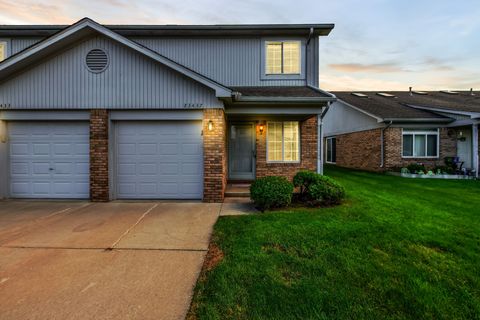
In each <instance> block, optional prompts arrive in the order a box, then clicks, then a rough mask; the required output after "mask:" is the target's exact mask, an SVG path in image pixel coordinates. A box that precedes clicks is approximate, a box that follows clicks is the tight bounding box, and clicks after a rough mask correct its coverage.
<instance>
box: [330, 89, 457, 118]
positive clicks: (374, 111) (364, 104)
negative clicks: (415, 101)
mask: <svg viewBox="0 0 480 320" xmlns="http://www.w3.org/2000/svg"><path fill="white" fill-rule="evenodd" d="M332 93H333V94H335V96H337V98H338V99H339V100H341V101H343V102H345V103H346V104H348V105H350V106H352V107H354V108H355V109H357V110H359V111H361V112H363V113H365V114H367V115H369V116H371V117H374V118H376V119H377V120H378V121H424V122H450V121H452V119H451V118H448V117H445V116H442V115H439V114H436V113H433V112H429V111H425V110H419V109H415V108H412V107H409V106H407V105H405V104H404V103H403V100H402V99H400V98H398V97H383V96H379V95H377V93H376V92H362V93H363V94H365V95H366V96H367V97H358V96H355V95H353V94H352V92H332ZM389 93H391V92H389ZM392 94H393V93H392Z"/></svg>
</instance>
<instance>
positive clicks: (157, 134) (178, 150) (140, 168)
mask: <svg viewBox="0 0 480 320" xmlns="http://www.w3.org/2000/svg"><path fill="white" fill-rule="evenodd" d="M201 130H202V127H201V122H199V121H172V122H167V121H135V122H133V121H132V122H118V123H117V129H116V132H117V138H116V148H117V159H116V160H117V168H116V177H117V178H116V190H117V197H118V198H137V199H141V198H144V199H147V198H150V199H201V198H202V196H203V148H202V146H203V138H202V136H201ZM185 182H187V183H188V185H185Z"/></svg>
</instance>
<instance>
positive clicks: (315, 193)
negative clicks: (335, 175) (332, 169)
mask: <svg viewBox="0 0 480 320" xmlns="http://www.w3.org/2000/svg"><path fill="white" fill-rule="evenodd" d="M310 197H311V198H312V200H313V201H314V202H319V203H322V204H326V205H332V204H339V203H340V202H341V201H342V199H343V198H345V189H344V188H343V186H341V185H340V184H339V183H338V182H336V181H335V180H333V179H332V178H329V177H327V176H320V178H319V179H318V180H317V181H316V182H315V183H313V184H312V185H311V186H310Z"/></svg>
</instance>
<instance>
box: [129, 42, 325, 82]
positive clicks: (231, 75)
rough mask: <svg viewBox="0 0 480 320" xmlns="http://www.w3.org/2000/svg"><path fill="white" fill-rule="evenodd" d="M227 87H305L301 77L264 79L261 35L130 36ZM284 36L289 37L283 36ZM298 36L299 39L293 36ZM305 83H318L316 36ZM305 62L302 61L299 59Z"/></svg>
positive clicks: (310, 50) (309, 57)
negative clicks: (247, 36) (237, 36)
mask: <svg viewBox="0 0 480 320" xmlns="http://www.w3.org/2000/svg"><path fill="white" fill-rule="evenodd" d="M131 39H132V40H134V41H136V42H137V43H139V44H141V45H143V46H145V47H147V48H150V49H152V50H154V51H156V52H158V53H160V54H162V55H164V56H166V57H168V58H170V59H172V60H174V61H176V62H178V63H180V64H183V65H185V66H187V67H189V68H191V69H193V70H195V71H197V72H199V73H201V74H203V75H205V76H207V77H209V78H211V79H214V80H215V81H218V82H220V83H222V84H224V85H226V86H304V85H305V84H306V79H301V80H288V79H287V80H283V79H281V80H263V79H261V76H262V74H263V72H264V70H262V67H261V65H262V58H263V57H262V54H261V52H262V50H261V49H262V46H263V40H264V39H263V38H262V37H256V38H255V37H254V38H193V39H192V38H138V37H137V38H135V37H134V38H131ZM285 39H289V38H288V37H286V38H285ZM295 39H298V38H295ZM308 51H309V52H308V53H307V55H308V58H307V62H308V66H307V67H306V73H307V77H306V78H307V79H309V80H308V84H311V85H318V61H317V60H318V39H317V38H313V39H312V40H311V41H310V44H309V48H308ZM302 63H305V61H302Z"/></svg>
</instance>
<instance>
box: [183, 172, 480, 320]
mask: <svg viewBox="0 0 480 320" xmlns="http://www.w3.org/2000/svg"><path fill="white" fill-rule="evenodd" d="M326 174H327V175H329V176H331V177H334V178H335V179H337V180H338V181H339V182H340V183H341V184H343V185H344V186H345V188H346V190H347V199H346V201H345V203H344V204H342V205H340V206H337V207H332V208H322V209H291V210H285V211H281V212H280V211H276V212H269V213H265V214H261V215H253V216H236V217H222V218H220V219H219V221H218V222H217V224H216V226H215V230H214V236H213V240H212V241H213V242H214V244H216V245H218V246H219V247H220V249H221V250H222V251H223V254H224V258H223V260H222V261H221V262H220V263H219V264H218V265H217V266H216V267H215V268H214V269H212V270H209V271H208V272H206V274H204V275H203V276H202V277H201V278H200V279H199V282H198V283H197V286H196V289H195V295H194V298H193V302H192V306H193V308H192V310H193V311H192V314H191V316H192V318H198V319H480V183H479V182H478V181H453V180H433V179H432V180H427V179H405V178H399V177H392V176H385V175H380V174H372V173H366V172H359V171H350V170H346V169H340V168H332V167H329V168H327V171H326Z"/></svg>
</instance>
